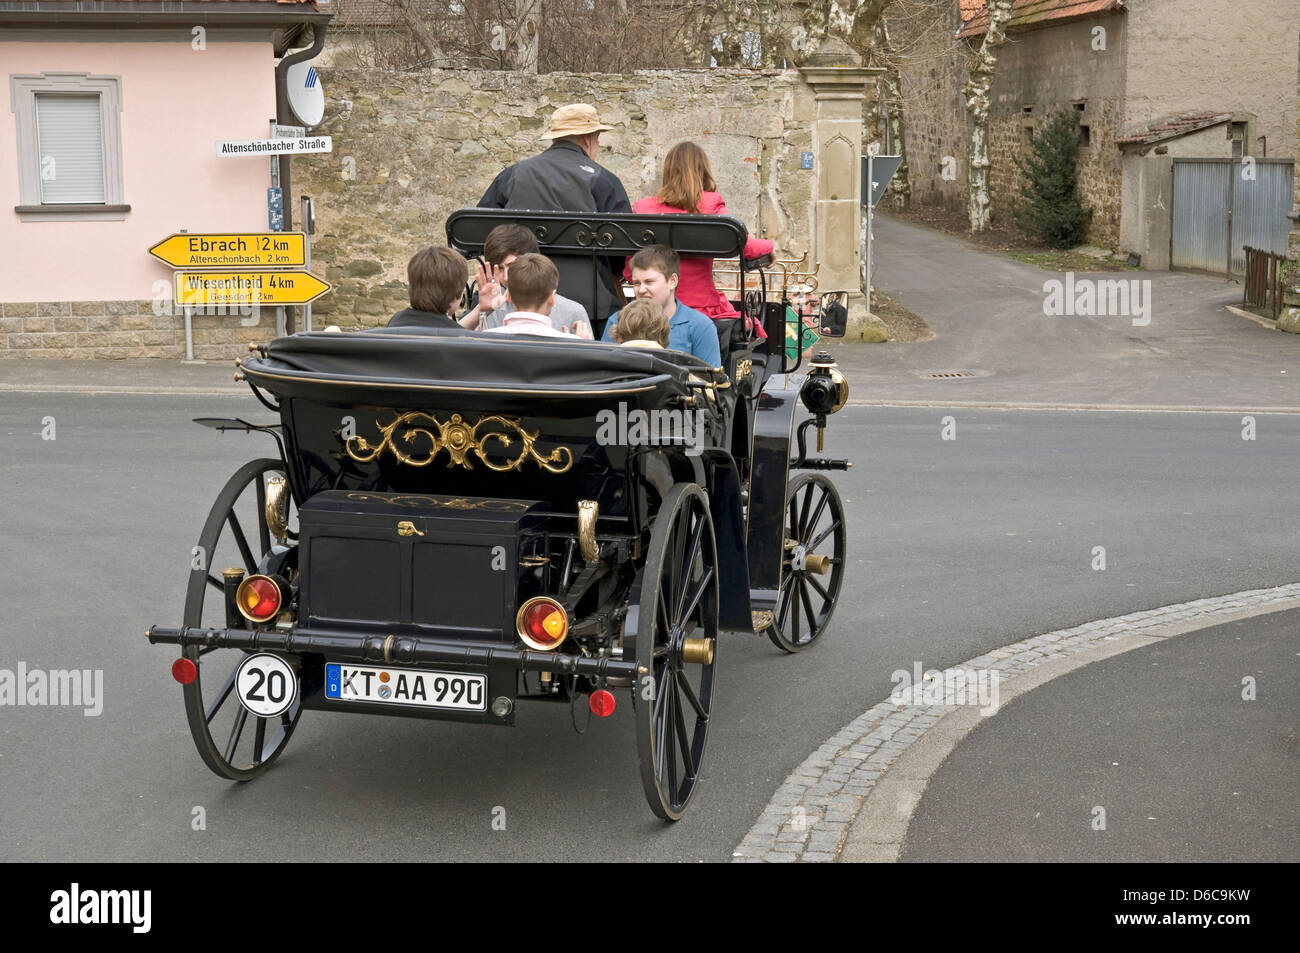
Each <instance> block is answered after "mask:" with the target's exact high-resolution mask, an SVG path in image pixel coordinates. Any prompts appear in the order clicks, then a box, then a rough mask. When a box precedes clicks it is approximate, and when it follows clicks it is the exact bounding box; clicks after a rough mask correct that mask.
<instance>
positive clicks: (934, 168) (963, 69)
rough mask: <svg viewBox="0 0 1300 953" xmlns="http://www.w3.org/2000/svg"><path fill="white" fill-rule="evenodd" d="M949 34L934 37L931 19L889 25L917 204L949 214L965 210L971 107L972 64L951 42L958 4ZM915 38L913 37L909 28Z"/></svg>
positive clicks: (914, 197)
mask: <svg viewBox="0 0 1300 953" xmlns="http://www.w3.org/2000/svg"><path fill="white" fill-rule="evenodd" d="M952 8H953V14H952V18H951V22H950V23H949V29H948V30H946V31H944V33H943V35H942V37H939V36H937V35H936V33H935V26H934V22H933V20H932V19H930V18H929V17H925V18H917V20H916V21H915V22H912V21H908V20H903V21H902V22H901V24H900V26H899V27H896V26H895V24H894V22H893V21H891V23H890V30H891V32H892V33H893V41H894V45H895V47H896V48H898V49H899V50H900V51H901V52H900V54H899V57H900V64H899V79H900V85H901V87H902V94H903V96H902V99H903V122H904V138H905V140H906V143H907V164H908V169H909V179H910V182H911V186H912V200H913V201H915V202H919V203H920V204H922V205H940V206H944V207H946V208H950V209H964V208H965V207H966V106H965V103H964V102H963V100H962V95H961V89H962V85H963V84H964V83H965V82H966V77H967V75H968V70H969V64H968V57H967V55H966V53H965V49H964V47H963V46H962V45H961V44H960V43H958V42H957V41H955V40H953V39H952V36H953V34H954V33H955V32H956V30H957V27H958V26H959V25H960V24H959V22H958V21H959V18H958V16H957V12H956V11H957V5H956V4H953V5H952ZM909 27H910V28H911V32H908V28H909Z"/></svg>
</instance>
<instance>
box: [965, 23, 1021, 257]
mask: <svg viewBox="0 0 1300 953" xmlns="http://www.w3.org/2000/svg"><path fill="white" fill-rule="evenodd" d="M1012 2H1013V0H987V3H986V4H985V9H986V10H987V11H988V21H989V22H988V28H987V30H986V31H985V33H984V41H983V42H982V43H981V44H980V48H979V50H978V52H977V53H976V54H975V63H974V65H973V66H972V67H971V69H970V78H969V79H967V80H966V85H965V86H963V87H962V95H963V96H964V97H965V100H966V113H967V124H966V125H967V131H966V151H967V158H966V182H967V195H966V211H967V214H968V215H969V216H970V230H971V231H972V232H982V231H984V229H985V228H987V227H988V224H989V210H990V207H991V206H992V204H993V200H992V198H991V197H990V196H989V106H990V99H989V90H990V89H991V88H992V87H993V76H994V73H995V71H996V69H997V65H998V50H999V49H1000V48H1001V46H1002V44H1003V43H1005V42H1006V41H1007V32H1006V25H1007V21H1008V20H1010V19H1011V5H1012Z"/></svg>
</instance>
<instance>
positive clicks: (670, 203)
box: [624, 141, 773, 336]
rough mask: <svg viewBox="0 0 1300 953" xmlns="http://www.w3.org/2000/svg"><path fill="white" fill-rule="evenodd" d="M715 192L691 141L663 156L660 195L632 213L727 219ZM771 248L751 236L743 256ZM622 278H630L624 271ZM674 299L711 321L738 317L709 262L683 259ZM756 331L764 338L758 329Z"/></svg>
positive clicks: (704, 162)
mask: <svg viewBox="0 0 1300 953" xmlns="http://www.w3.org/2000/svg"><path fill="white" fill-rule="evenodd" d="M717 188H718V184H717V182H716V180H715V179H714V178H713V169H712V168H710V166H709V157H708V156H707V155H706V154H705V152H704V150H703V149H701V148H700V147H699V146H697V145H696V144H695V143H693V142H690V141H687V142H679V143H677V145H675V146H673V147H672V148H671V149H669V150H668V155H666V156H664V168H663V184H662V186H660V189H659V194H658V195H656V196H652V197H651V198H645V199H641V200H640V201H638V202H635V203H634V204H633V205H632V211H634V212H640V213H643V214H657V215H661V214H664V213H672V212H696V213H701V214H704V215H729V214H731V213H730V212H728V211H727V204H726V203H725V202H724V201H722V196H721V195H719V194H718V192H717ZM772 248H773V245H772V242H771V241H770V240H769V239H766V238H755V237H754V236H752V235H751V236H749V238H748V239H747V240H746V241H745V250H744V253H743V254H744V256H745V258H746V259H754V258H762V257H763V256H765V255H770V254H772ZM624 277H627V278H630V275H628V274H627V272H626V270H625V271H624ZM677 299H678V300H679V301H681V302H682V304H684V305H686V306H687V307H688V308H694V309H695V310H696V311H699V312H701V313H703V314H705V315H708V316H709V317H710V318H713V319H714V320H718V319H721V318H738V317H740V315H739V314H738V313H737V312H736V309H735V308H733V307H732V306H731V302H730V301H728V300H727V296H726V295H724V294H723V293H722V292H721V291H719V290H718V286H717V285H715V284H714V283H713V259H712V258H686V257H683V258H682V274H681V278H680V279H679V283H678V285H677ZM756 330H757V333H758V334H759V335H760V336H763V329H762V327H761V326H759V327H758V328H757V329H756Z"/></svg>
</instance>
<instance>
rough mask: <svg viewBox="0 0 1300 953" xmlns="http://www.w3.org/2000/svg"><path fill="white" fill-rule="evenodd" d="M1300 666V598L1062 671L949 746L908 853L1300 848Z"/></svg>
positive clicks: (1170, 854) (1146, 858) (1244, 852)
mask: <svg viewBox="0 0 1300 953" xmlns="http://www.w3.org/2000/svg"><path fill="white" fill-rule="evenodd" d="M1297 670H1300V610H1292V611H1290V612H1275V613H1270V614H1267V615H1261V616H1255V617H1254V618H1250V619H1241V620H1238V621H1235V622H1230V623H1228V624H1226V625H1218V626H1213V627H1211V628H1207V629H1203V630H1201V631H1199V632H1192V633H1188V634H1187V635H1181V636H1178V637H1177V638H1172V639H1168V640H1165V641H1161V642H1157V643H1155V644H1153V645H1148V646H1146V647H1144V648H1140V649H1135V650H1133V651H1132V652H1127V653H1124V654H1122V655H1118V656H1114V657H1112V658H1109V659H1104V660H1102V661H1100V662H1096V663H1094V664H1092V665H1088V666H1085V667H1083V668H1081V669H1079V670H1078V671H1076V672H1072V673H1070V674H1069V675H1066V676H1064V677H1062V678H1059V679H1056V680H1055V681H1053V682H1051V683H1050V685H1049V686H1045V687H1042V688H1040V689H1038V690H1037V691H1032V692H1029V693H1028V694H1026V695H1024V696H1022V697H1020V698H1017V699H1015V700H1013V701H1012V702H1011V703H1010V704H1009V705H1007V706H1006V707H1005V708H1004V709H1002V710H1001V711H999V712H998V713H997V715H996V716H994V717H993V718H989V719H986V720H984V721H982V722H981V723H980V724H979V725H978V726H977V727H976V728H975V729H974V730H973V731H972V732H971V733H970V735H968V736H967V737H966V738H965V739H963V741H962V742H961V743H960V744H959V745H958V746H957V748H956V750H954V751H953V753H952V754H951V755H949V757H948V758H947V760H946V761H944V763H943V764H942V765H941V766H940V767H939V770H938V771H937V772H935V774H934V776H933V777H932V778H931V779H930V782H929V784H928V785H927V786H926V789H925V796H924V797H922V799H921V802H920V806H919V807H918V809H917V812H916V815H915V816H914V817H913V818H912V823H911V826H910V827H909V828H908V832H907V837H906V840H905V841H904V845H903V853H902V857H901V859H902V860H904V861H921V862H930V863H934V862H944V861H975V860H977V861H997V862H1042V861H1049V862H1091V863H1098V862H1104V863H1173V862H1178V863H1213V862H1223V861H1232V862H1238V863H1240V862H1267V863H1278V862H1294V860H1295V858H1296V857H1297V856H1300V827H1297V825H1296V818H1295V810H1296V804H1295V793H1296V783H1297V780H1298V779H1297V776H1296V762H1297V755H1300V734H1298V733H1300V688H1297V685H1298V684H1300V683H1298V682H1297V679H1296V673H1297ZM1247 678H1249V679H1250V680H1251V683H1250V684H1246V683H1245V681H1244V680H1245V679H1247ZM1098 808H1101V812H1099V811H1098ZM1103 824H1104V826H1102V825H1103Z"/></svg>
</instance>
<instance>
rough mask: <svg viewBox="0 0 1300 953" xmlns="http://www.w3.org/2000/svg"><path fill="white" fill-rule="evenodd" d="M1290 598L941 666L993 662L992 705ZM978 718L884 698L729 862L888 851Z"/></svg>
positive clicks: (1250, 597) (1290, 604) (1291, 603)
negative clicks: (995, 691) (935, 775)
mask: <svg viewBox="0 0 1300 953" xmlns="http://www.w3.org/2000/svg"><path fill="white" fill-rule="evenodd" d="M1292 608H1300V583H1292V584H1289V585H1285V586H1278V587H1276V588H1273V589H1252V590H1248V591H1245V592H1236V593H1230V594H1228V595H1224V596H1215V597H1212V598H1208V599H1198V600H1195V601H1193V602H1183V603H1178V604H1175V605H1169V606H1162V607H1159V608H1155V609H1146V610H1143V611H1140V612H1131V613H1128V614H1126V615H1121V616H1114V617H1112V618H1109V619H1100V620H1097V621H1095V622H1087V623H1084V624H1083V625H1077V626H1073V627H1071V628H1068V629H1060V630H1058V631H1056V632H1048V633H1046V634H1044V635H1039V636H1034V637H1033V638H1029V639H1023V640H1021V641H1019V642H1013V643H1011V644H1009V645H1006V646H1003V647H1002V648H999V649H994V650H992V651H990V652H987V653H985V654H984V655H980V656H977V657H976V658H973V659H970V660H968V661H966V662H964V663H962V664H960V665H957V666H953V667H952V668H950V669H947V670H945V676H946V675H947V673H950V672H954V671H957V670H972V669H974V670H986V671H988V672H990V673H992V672H996V673H997V676H996V677H997V679H998V688H999V696H1000V697H999V699H998V701H999V705H1000V704H1003V703H1005V702H1007V701H1009V700H1010V699H1012V698H1014V697H1016V696H1017V695H1020V694H1023V693H1025V692H1028V691H1032V690H1033V689H1035V688H1038V687H1039V686H1040V685H1043V684H1044V683H1046V682H1049V681H1051V680H1052V679H1055V678H1059V677H1061V676H1062V675H1065V674H1067V673H1069V672H1072V671H1075V670H1076V669H1079V668H1082V667H1083V666H1085V665H1090V664H1092V663H1093V662H1097V661H1100V660H1101V659H1103V658H1109V657H1110V656H1112V655H1118V654H1121V653H1123V652H1128V651H1131V650H1133V649H1137V648H1142V647H1143V646H1146V645H1150V644H1152V643H1153V642H1157V641H1161V640H1163V639H1168V638H1173V637H1175V636H1178V635H1185V634H1187V633H1189V632H1196V631H1199V630H1201V629H1204V628H1207V627H1209V626H1214V625H1221V624H1223V623H1225V622H1231V621H1234V620H1237V619H1245V618H1249V617H1251V616H1255V615H1263V614H1264V613H1268V612H1277V611H1282V610H1286V609H1292ZM990 677H992V676H990ZM936 681H938V680H937V679H936ZM991 715H992V717H996V711H995V712H993V713H991ZM981 717H983V716H981V714H980V709H979V708H977V707H975V706H974V705H973V704H971V705H958V706H954V705H944V704H931V705H926V704H921V705H905V704H897V703H895V702H894V701H893V700H892V698H886V699H885V700H884V701H882V702H881V703H880V704H878V705H875V706H874V707H872V708H870V709H868V710H867V711H865V712H863V713H862V714H861V715H860V716H858V717H857V718H855V719H854V720H853V721H852V722H850V723H849V724H848V725H845V726H844V728H842V729H841V730H840V731H839V732H837V733H836V734H835V735H833V736H832V737H831V738H830V739H828V740H827V741H826V743H825V744H823V745H822V746H821V747H819V748H818V749H817V750H816V751H814V752H813V753H812V754H811V755H809V756H808V757H807V758H806V759H804V761H803V763H802V764H800V765H799V766H798V767H797V768H795V770H794V771H793V772H791V773H790V775H789V776H788V777H787V778H786V779H785V781H784V783H782V785H781V786H780V787H779V788H778V789H777V790H776V793H775V794H773V796H772V799H771V800H770V801H769V802H768V804H767V806H766V807H765V808H764V809H763V811H762V813H761V814H760V815H759V817H758V820H757V821H756V822H755V824H754V825H753V827H751V828H750V830H749V833H747V834H746V835H745V837H744V838H743V839H742V840H741V842H740V843H739V844H738V845H737V846H736V848H735V849H734V850H733V852H732V859H733V862H741V863H744V862H749V863H755V862H769V863H789V862H794V861H805V862H813V863H818V862H820V863H826V862H833V861H837V860H844V861H860V862H869V861H877V862H892V861H896V860H897V859H898V856H899V854H900V852H901V850H902V844H903V837H904V835H905V834H906V832H907V826H908V823H909V822H910V821H911V817H912V814H913V812H914V811H915V809H916V806H917V805H918V804H919V803H920V800H921V795H922V794H923V793H924V790H925V786H926V784H927V783H928V782H929V779H930V776H931V775H932V774H933V773H934V771H935V770H936V769H937V768H938V767H939V765H940V764H942V763H943V761H944V759H945V758H947V756H948V754H949V753H950V752H951V751H952V750H953V748H955V747H956V746H957V744H958V743H959V742H960V741H961V739H962V738H964V737H965V736H966V734H967V733H968V732H969V731H970V730H971V729H972V728H974V727H975V725H977V724H978V723H979V721H980V719H981Z"/></svg>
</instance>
